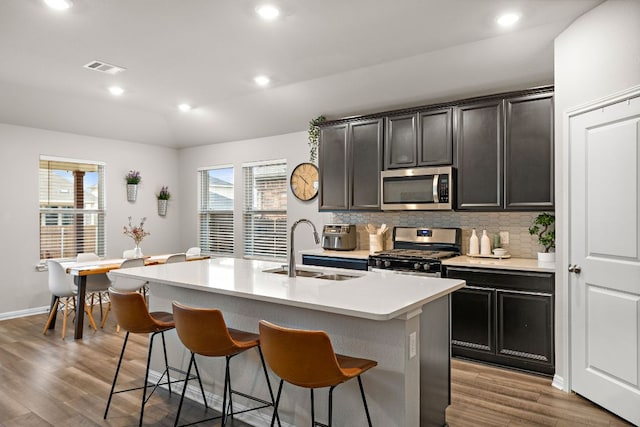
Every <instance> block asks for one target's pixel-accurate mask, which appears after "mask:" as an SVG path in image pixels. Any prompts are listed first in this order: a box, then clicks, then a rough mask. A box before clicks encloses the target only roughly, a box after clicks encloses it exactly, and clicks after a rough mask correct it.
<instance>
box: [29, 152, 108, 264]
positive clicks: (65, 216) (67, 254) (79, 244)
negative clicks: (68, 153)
mask: <svg viewBox="0 0 640 427" xmlns="http://www.w3.org/2000/svg"><path fill="white" fill-rule="evenodd" d="M39 174H40V175H39V193H40V194H39V201H40V259H42V260H44V259H49V258H75V257H76V255H77V254H79V253H81V252H94V253H96V254H97V255H99V256H104V255H105V253H106V241H105V215H106V210H105V198H104V164H103V163H93V162H87V161H76V160H68V159H59V158H54V157H44V156H41V157H40V172H39Z"/></svg>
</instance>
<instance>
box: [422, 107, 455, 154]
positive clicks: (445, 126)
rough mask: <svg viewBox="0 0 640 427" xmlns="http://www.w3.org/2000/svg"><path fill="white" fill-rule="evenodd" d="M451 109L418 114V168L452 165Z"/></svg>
mask: <svg viewBox="0 0 640 427" xmlns="http://www.w3.org/2000/svg"><path fill="white" fill-rule="evenodd" d="M452 117H453V109H452V108H444V109H438V110H430V111H422V112H420V113H418V166H440V165H451V164H453V155H452V147H453V131H452V127H453V125H452Z"/></svg>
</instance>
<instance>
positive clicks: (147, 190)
mask: <svg viewBox="0 0 640 427" xmlns="http://www.w3.org/2000/svg"><path fill="white" fill-rule="evenodd" d="M114 126H117V124H114ZM40 155H49V156H57V157H66V158H71V159H79V160H95V161H103V162H106V171H105V186H106V203H107V217H106V221H107V230H106V231H107V233H106V236H107V237H106V238H107V255H108V256H112V257H120V256H122V251H123V250H124V249H130V248H132V247H133V246H134V244H133V241H132V240H131V239H130V238H129V237H127V236H125V235H123V234H122V228H123V226H124V225H125V224H127V217H129V216H132V217H133V220H134V221H139V219H140V218H141V217H143V216H146V217H147V223H146V225H145V229H147V230H148V231H149V232H150V233H151V235H150V236H148V237H146V238H145V240H144V241H143V242H142V249H143V251H145V252H146V253H168V252H177V251H184V250H186V248H183V247H182V246H181V245H180V244H179V242H180V239H179V230H180V227H179V224H180V217H179V215H180V210H179V209H178V205H179V204H181V203H182V201H183V195H182V194H181V192H180V191H179V189H178V188H179V187H178V170H177V168H176V163H177V152H176V150H174V149H169V148H162V147H157V146H150V145H144V144H137V143H131V142H125V141H118V140H111V139H101V138H93V137H88V136H81V135H75V134H70V133H61V132H52V131H46V130H41V129H33V128H27V127H20V126H11V125H5V124H0V182H2V184H3V186H2V194H3V196H2V199H1V200H2V208H1V209H0V236H2V243H1V244H0V271H2V279H1V280H0V293H1V294H2V295H3V297H2V298H0V318H3V317H8V316H12V315H18V314H20V313H24V312H27V313H28V312H29V311H30V310H33V309H36V308H39V307H44V306H48V304H49V302H50V294H49V290H48V286H47V273H46V272H37V271H36V269H35V266H36V264H38V262H39V256H40V255H39V253H40V251H39V226H38V224H39V215H38V206H39V202H38V167H39V162H38V161H39V157H40ZM130 169H136V170H139V171H140V172H141V174H142V181H141V183H140V188H139V189H138V199H137V201H136V203H129V202H127V198H126V183H125V180H124V176H125V174H126V173H127V172H128V171H129V170H130ZM162 185H168V186H169V190H170V191H171V193H172V198H171V201H170V202H169V209H168V214H167V216H166V217H164V218H163V217H160V216H158V214H157V202H156V197H155V194H156V193H157V192H158V191H159V190H160V187H161V186H162Z"/></svg>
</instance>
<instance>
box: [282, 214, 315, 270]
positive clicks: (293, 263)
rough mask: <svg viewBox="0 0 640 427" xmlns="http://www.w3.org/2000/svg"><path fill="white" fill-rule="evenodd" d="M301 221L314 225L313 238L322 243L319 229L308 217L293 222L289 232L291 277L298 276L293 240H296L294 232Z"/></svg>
mask: <svg viewBox="0 0 640 427" xmlns="http://www.w3.org/2000/svg"><path fill="white" fill-rule="evenodd" d="M301 222H306V223H307V224H309V225H310V226H311V227H313V238H314V239H315V241H316V244H319V243H320V236H318V231H317V230H316V226H315V225H313V223H312V222H311V221H309V220H308V219H305V218H302V219H299V220H297V221H296V222H294V223H293V225H292V226H291V232H290V233H289V277H296V252H295V250H294V249H293V240H294V239H293V236H294V233H293V232H294V231H295V229H296V227H297V226H298V224H300V223H301Z"/></svg>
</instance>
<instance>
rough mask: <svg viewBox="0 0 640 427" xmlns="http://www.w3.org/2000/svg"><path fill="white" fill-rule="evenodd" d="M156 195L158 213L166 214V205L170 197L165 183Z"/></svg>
mask: <svg viewBox="0 0 640 427" xmlns="http://www.w3.org/2000/svg"><path fill="white" fill-rule="evenodd" d="M156 197H157V198H158V215H160V216H165V215H166V214H167V205H168V203H169V199H170V198H171V193H169V187H167V186H166V185H165V186H163V187H162V189H160V192H159V193H158V195H157V196H156Z"/></svg>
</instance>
